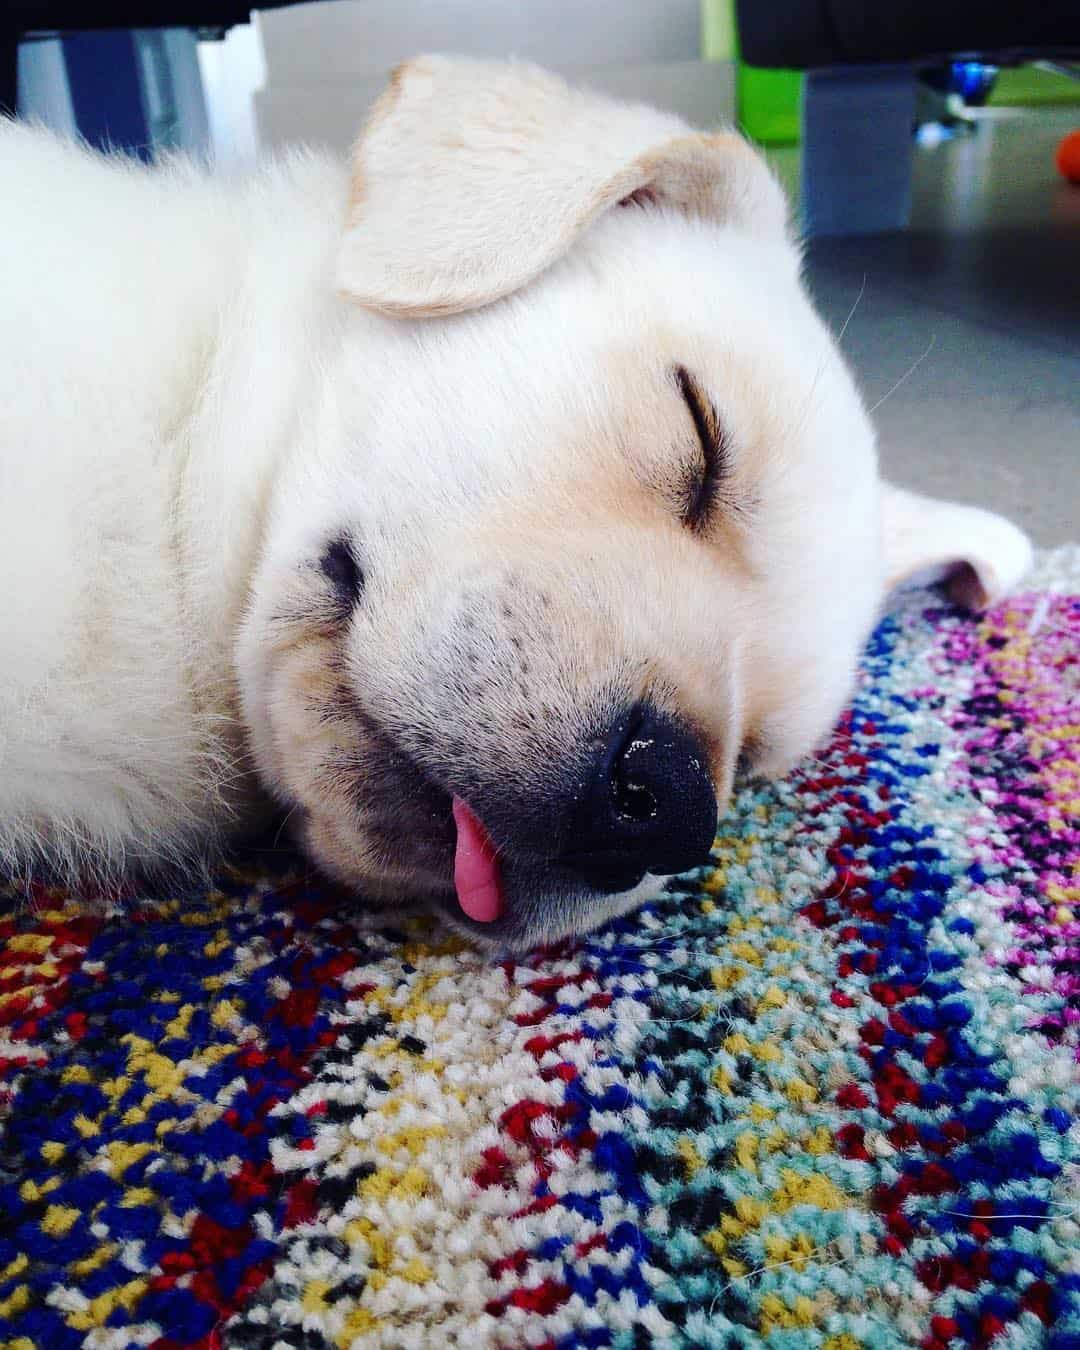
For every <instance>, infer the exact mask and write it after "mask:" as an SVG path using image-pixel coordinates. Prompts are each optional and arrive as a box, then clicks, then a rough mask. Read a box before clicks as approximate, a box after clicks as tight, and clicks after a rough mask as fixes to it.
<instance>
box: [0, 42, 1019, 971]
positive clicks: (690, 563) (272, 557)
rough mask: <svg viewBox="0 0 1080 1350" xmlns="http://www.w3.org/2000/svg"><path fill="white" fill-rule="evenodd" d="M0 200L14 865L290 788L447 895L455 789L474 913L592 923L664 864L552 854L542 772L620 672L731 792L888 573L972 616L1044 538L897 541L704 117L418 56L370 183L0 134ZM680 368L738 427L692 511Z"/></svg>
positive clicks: (898, 531)
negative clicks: (683, 119)
mask: <svg viewBox="0 0 1080 1350" xmlns="http://www.w3.org/2000/svg"><path fill="white" fill-rule="evenodd" d="M0 181H2V182H3V184H4V192H3V195H2V197H0V296H3V304H2V305H0V406H2V407H3V409H4V413H5V416H4V422H3V426H2V429H0V864H2V866H3V867H4V869H6V870H8V871H14V872H25V871H28V870H30V869H32V868H35V867H40V866H43V865H44V866H49V867H58V868H60V869H61V870H63V871H65V872H66V873H68V874H70V875H75V876H88V875H89V876H94V875H115V874H116V873H117V872H118V870H121V869H122V868H123V867H125V866H127V865H131V864H136V865H156V864H158V863H160V862H163V861H169V860H172V859H184V858H190V857H191V856H192V855H193V854H195V853H197V852H198V851H199V850H202V849H204V848H208V847H213V846H214V845H215V844H216V842H217V841H218V840H220V839H221V838H222V837H224V836H225V835H227V834H228V832H229V831H231V830H233V829H235V828H237V827H238V826H240V825H242V824H243V823H244V822H245V821H247V820H248V819H250V818H251V817H252V815H253V814H254V813H257V812H258V811H259V810H260V805H259V804H260V802H263V801H265V800H266V799H267V798H273V799H276V801H277V802H278V803H279V805H280V806H281V807H282V808H284V810H285V811H287V812H289V813H290V815H291V818H292V822H293V824H294V825H295V826H296V827H297V831H298V834H299V836H300V837H301V838H302V839H303V840H304V842H305V843H306V845H307V847H308V848H309V850H310V851H311V852H312V854H313V855H314V857H315V858H316V860H317V861H319V862H320V863H321V864H322V865H323V866H324V867H325V868H327V869H328V870H329V871H330V872H332V873H333V874H335V875H337V876H338V877H340V878H341V879H343V880H344V881H346V882H348V883H349V884H350V885H353V886H355V887H356V888H357V889H358V890H359V892H360V893H366V894H377V895H389V896H404V897H415V896H418V895H419V896H423V895H430V896H432V897H434V898H435V899H437V900H438V901H439V902H440V903H441V904H442V905H443V906H444V908H447V910H448V912H450V913H451V917H453V914H452V911H453V905H452V901H451V900H450V898H449V897H450V895H451V892H450V886H449V859H450V856H452V836H451V835H450V833H449V822H448V820H447V819H446V818H445V810H444V808H445V805H446V800H445V797H446V794H448V793H450V792H454V793H458V794H460V795H464V796H469V797H472V798H473V799H475V798H477V797H480V798H483V799H485V800H490V801H493V802H494V803H495V805H494V806H493V807H492V812H493V816H494V820H495V828H494V830H493V833H495V834H496V835H497V833H498V829H499V821H500V819H501V816H500V811H501V810H502V806H501V803H504V802H505V803H506V818H507V820H509V819H511V817H512V819H513V821H514V822H515V823H514V827H513V831H512V835H513V837H512V838H511V837H510V834H508V835H507V837H506V839H505V840H503V841H502V846H503V847H504V848H505V849H506V850H507V857H506V860H505V865H506V869H507V876H508V892H509V898H510V912H509V914H508V917H507V919H506V921H505V922H502V923H500V924H497V925H495V926H494V927H493V930H492V932H491V933H490V934H488V936H490V937H491V938H492V939H493V940H495V941H500V942H507V943H510V944H511V945H520V944H522V943H524V942H527V941H532V940H535V939H537V938H541V937H552V936H556V935H558V934H560V933H563V932H566V931H570V930H573V929H580V928H583V927H587V926H589V925H591V924H593V923H595V922H598V921H599V920H600V919H602V918H603V917H605V916H606V915H607V914H609V913H612V912H614V911H616V910H619V909H625V908H627V907H630V906H631V905H633V904H634V903H637V902H638V901H639V900H640V899H641V898H642V896H643V895H645V894H648V893H651V892H652V891H654V890H655V889H656V886H657V885H659V884H660V883H659V882H654V881H648V880H647V881H646V883H644V885H643V886H642V887H640V888H638V889H637V890H636V891H635V892H633V893H632V894H630V895H626V896H621V897H605V898H604V899H603V900H598V899H597V897H593V896H590V895H588V894H585V893H583V892H578V891H575V890H573V888H568V887H567V885H565V884H564V883H558V884H555V883H552V884H551V885H550V886H549V885H548V884H547V883H546V881H545V871H544V849H545V847H546V845H545V835H544V818H543V811H542V810H541V809H540V808H539V806H538V805H537V804H538V803H539V802H540V801H541V799H542V797H543V793H544V790H545V786H544V783H545V774H548V773H550V772H552V771H553V770H552V766H553V765H556V764H558V763H561V762H563V761H564V760H565V758H566V756H567V755H568V754H570V753H571V748H572V747H573V745H574V744H576V741H577V740H578V739H580V737H581V736H582V735H584V734H585V732H586V729H587V728H588V727H590V726H592V725H593V723H594V722H596V720H597V719H602V717H603V715H605V714H604V709H605V708H606V707H607V703H608V702H609V701H610V700H611V699H612V698H614V697H616V696H617V697H618V698H634V697H641V696H644V695H645V694H648V696H649V697H650V698H652V699H653V700H654V701H656V702H657V703H658V704H660V705H661V706H664V707H668V708H670V709H671V710H672V711H673V712H676V713H678V714H679V715H680V716H685V717H687V718H689V719H690V720H691V721H692V722H693V724H694V725H695V726H696V727H698V728H699V729H700V730H701V734H702V736H703V739H704V740H705V742H706V744H707V746H708V749H709V753H710V759H711V766H712V770H713V776H714V779H715V781H716V783H717V785H718V790H719V793H720V796H721V797H724V796H725V795H726V793H727V791H728V789H729V788H730V784H731V780H732V776H733V773H734V767H735V761H736V758H737V756H738V755H739V754H740V753H743V754H748V755H750V756H751V757H752V758H753V759H754V761H755V767H756V768H757V769H758V770H760V771H763V772H773V773H775V772H782V771H783V770H784V769H785V768H786V767H788V766H789V765H790V764H791V763H792V762H794V761H795V760H796V759H797V758H798V757H799V756H800V755H802V754H804V753H806V752H807V751H809V750H810V749H811V748H812V747H813V745H814V744H815V743H816V742H817V741H818V739H819V738H820V737H821V736H822V735H824V734H825V733H826V732H827V730H828V728H829V726H830V724H831V722H832V720H833V719H834V717H835V716H836V714H837V712H838V711H839V710H840V708H841V706H842V704H843V702H844V700H845V698H846V697H847V695H848V693H849V690H850V685H851V680H852V674H853V670H854V666H855V661H856V658H857V654H858V651H859V648H860V645H861V643H862V641H863V639H864V637H865V635H866V633H867V631H868V628H869V626H870V624H871V622H872V620H873V618H874V615H875V613H876V611H877V610H878V607H879V606H880V604H881V602H882V599H883V596H884V594H885V591H886V587H887V582H888V580H889V578H890V577H893V578H895V579H897V580H900V579H903V578H904V577H907V576H909V575H910V574H912V573H914V572H916V571H917V570H918V569H919V568H922V567H925V566H926V565H929V564H933V565H935V566H937V567H939V568H941V569H944V571H945V572H946V573H948V574H950V575H951V576H952V577H953V580H954V583H955V584H956V586H957V588H958V593H959V594H961V595H962V596H963V598H965V599H966V600H968V601H970V602H973V603H985V602H986V600H988V599H989V598H992V597H993V596H994V595H997V594H1000V593H1001V591H1002V590H1003V589H1005V588H1007V587H1009V586H1011V585H1012V584H1014V583H1015V581H1016V580H1017V579H1018V577H1019V576H1020V575H1021V573H1022V572H1023V570H1024V569H1025V567H1026V565H1027V561H1028V557H1029V551H1028V546H1027V543H1026V541H1025V540H1024V539H1023V537H1022V536H1021V535H1020V534H1019V532H1018V531H1016V530H1015V529H1014V528H1013V527H1012V526H1010V525H1008V524H1007V523H1006V522H1003V521H1000V520H999V519H997V518H996V517H989V516H987V515H985V513H973V512H971V511H970V510H968V509H964V508H950V507H948V506H944V505H942V504H934V505H932V506H927V505H926V504H924V503H922V502H918V503H916V502H913V500H912V499H911V498H910V497H908V496H907V495H906V494H898V493H897V492H896V491H895V490H890V489H886V490H885V505H884V527H885V528H884V534H883V532H882V507H881V485H880V484H879V482H878V478H877V470H876V462H875V454H874V447H873V434H872V431H871V429H870V426H869V423H868V421H867V418H866V415H865V413H864V411H863V407H862V404H861V402H860V399H859V397H858V394H857V392H856V391H855V388H854V386H853V384H852V381H851V379H850V376H849V375H848V372H847V370H846V369H845V367H844V364H843V361H842V360H841V358H840V356H839V354H838V352H837V348H836V345H835V343H834V341H833V339H832V338H831V336H830V335H829V333H828V332H827V331H826V329H825V328H824V326H823V325H822V324H821V323H820V321H819V320H818V319H817V317H816V316H815V314H814V312H813V310H812V309H811V307H810V305H809V303H808V301H807V299H806V297H805V295H804V293H803V291H802V289H801V286H800V283H799V259H798V255H797V250H796V248H795V246H794V245H793V243H792V242H791V240H790V238H789V236H788V233H787V229H786V225H785V220H784V211H783V204H782V197H781V195H780V192H779V189H778V188H777V187H776V185H775V184H774V182H773V181H772V179H771V177H770V176H769V174H768V172H767V170H766V169H765V167H764V165H763V164H762V162H761V161H760V160H759V159H758V158H757V156H756V155H755V154H753V152H752V151H751V150H750V149H749V148H748V147H747V146H746V145H745V144H744V143H743V142H742V141H740V140H739V139H738V138H737V137H735V136H733V135H731V134H729V133H724V134H720V135H715V136H700V135H698V134H697V133H694V132H693V131H692V130H691V129H690V128H689V127H687V126H685V125H683V124H682V123H680V122H679V121H678V120H677V119H674V118H672V117H670V116H668V115H665V114H661V113H657V112H653V111H651V110H648V109H644V108H627V107H623V106H620V105H617V104H615V103H612V102H610V101H608V100H605V99H601V98H597V97H593V96H591V95H587V94H581V93H572V92H570V91H568V90H567V89H566V88H565V86H564V85H562V83H561V82H559V81H557V80H556V79H554V78H553V77H551V76H548V75H546V74H544V73H542V72H539V71H536V70H533V69H532V68H530V67H521V66H498V65H485V64H480V63H473V62H465V61H452V60H446V59H441V58H424V59H422V60H420V61H418V62H414V63H412V64H411V65H410V66H408V67H406V68H404V70H403V71H402V72H399V73H398V75H397V76H396V77H395V80H394V83H393V85H392V87H391V89H390V90H389V91H388V93H387V95H386V96H385V98H384V100H383V101H382V102H381V104H380V105H379V106H378V107H377V110H376V112H375V114H374V116H373V119H372V121H371V123H370V125H369V127H368V128H367V130H366V132H365V134H364V135H363V136H362V137H361V140H360V142H359V143H358V147H357V152H356V157H355V161H354V163H353V164H352V165H345V164H342V163H339V162H338V161H336V160H334V159H331V158H328V157H322V156H314V155H312V156H295V157H293V158H290V159H285V160H283V161H280V162H278V163H275V164H269V165H267V166H266V167H264V168H262V169H260V170H259V171H258V172H257V173H255V174H253V175H252V176H250V177H246V178H241V179H228V178H225V177H219V176H216V175H214V174H212V173H207V172H204V171H202V170H200V169H197V168H194V167H190V166H186V165H182V164H177V165H173V166H171V167H166V168H162V169H156V170H148V169H145V168H142V167H137V166H133V165H130V164H127V163H121V162H119V161H116V160H112V161H107V160H105V159H102V158H100V157H98V156H97V155H94V154H91V153H88V152H86V151H84V150H81V149H78V148H75V147H73V146H69V145H65V144H61V143H60V142H58V141H57V140H55V139H53V138H52V137H50V136H49V135H47V134H45V133H43V132H41V131H37V130H33V129H28V128H25V127H20V126H16V125H3V126H0ZM620 203H626V204H622V205H620ZM388 316H392V317H388ZM677 367H681V368H685V369H686V370H689V371H691V372H693V374H694V376H695V378H696V379H698V380H699V382H700V383H701V385H702V387H703V388H704V389H705V390H707V393H708V396H709V398H710V400H711V402H712V403H713V405H714V406H715V409H716V411H717V413H718V415H719V417H720V419H721V421H722V423H723V425H724V426H725V428H726V434H727V438H728V442H729V453H730V473H729V475H728V477H727V478H726V479H725V483H724V487H723V493H722V497H721V500H720V502H719V503H718V508H717V511H716V513H715V517H714V519H713V520H712V522H711V524H710V525H709V527H708V530H707V531H705V532H704V533H701V534H692V533H691V532H689V531H688V530H687V529H686V528H685V527H684V526H683V525H681V524H680V522H679V519H678V501H679V494H680V493H681V492H682V491H683V486H682V485H683V483H684V480H685V476H686V473H687V472H688V469H687V466H688V465H692V464H693V462H694V461H695V457H696V456H698V455H699V453H700V450H699V447H698V445H697V441H696V438H695V435H694V431H693V426H692V424H691V422H690V420H689V417H688V414H687V411H686V408H685V406H684V404H683V402H682V400H681V399H680V397H679V393H678V389H677V387H676V385H675V383H674V381H673V378H672V371H673V369H675V368H677ZM335 540H345V541H347V544H348V547H349V548H350V549H351V550H352V552H353V553H354V554H355V556H356V558H357V561H358V563H359V564H360V566H361V568H362V571H363V574H364V588H363V591H362V594H361V595H360V597H359V600H358V602H357V603H356V604H355V605H354V606H352V607H351V608H349V610H348V612H342V611H341V609H340V606H339V600H338V598H336V596H335V592H334V590H333V587H332V586H330V585H329V584H328V581H327V575H326V572H325V569H324V568H323V567H322V566H321V564H320V560H321V559H322V558H323V557H324V556H325V553H326V550H327V548H328V546H329V544H330V543H331V542H333V541H335ZM958 565H961V566H958ZM534 808H535V809H534ZM440 813H442V814H440ZM507 829H508V830H509V826H507ZM448 850H449V851H448Z"/></svg>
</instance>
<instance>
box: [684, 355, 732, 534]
mask: <svg viewBox="0 0 1080 1350" xmlns="http://www.w3.org/2000/svg"><path fill="white" fill-rule="evenodd" d="M674 375H675V383H676V384H677V385H678V387H679V393H680V394H682V397H683V402H684V403H685V404H686V407H687V409H688V411H689V413H690V420H691V421H692V422H693V424H694V431H695V432H696V433H697V438H698V442H699V444H700V446H701V460H700V462H699V463H698V464H696V465H695V466H694V469H693V471H692V473H691V476H690V478H689V481H688V482H687V484H686V488H685V492H684V496H683V503H682V509H681V511H680V519H681V520H682V523H683V524H684V525H685V526H686V528H687V529H689V530H693V531H694V532H695V533H700V531H702V530H704V529H705V528H706V526H707V525H708V524H709V520H710V518H711V516H712V513H713V508H714V507H715V505H716V498H717V494H718V492H719V490H720V486H721V484H722V483H723V481H724V479H725V478H726V477H727V476H728V474H729V473H730V470H731V464H730V453H729V446H728V441H727V435H726V433H725V431H724V427H723V425H722V424H721V421H720V418H719V416H718V414H717V411H716V409H715V408H714V407H713V405H712V401H711V400H710V399H709V397H708V395H707V394H706V393H705V392H704V390H703V389H702V388H701V386H700V385H699V384H698V382H697V380H695V379H694V377H693V375H691V374H690V372H689V371H688V370H687V369H686V367H685V366H676V367H675V371H674Z"/></svg>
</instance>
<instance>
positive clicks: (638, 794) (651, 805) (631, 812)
mask: <svg viewBox="0 0 1080 1350" xmlns="http://www.w3.org/2000/svg"><path fill="white" fill-rule="evenodd" d="M611 789H612V792H613V794H614V797H615V810H616V811H618V813H619V815H620V816H622V817H623V818H624V819H626V820H630V821H633V822H634V824H635V825H644V823H645V822H646V821H647V820H652V819H653V817H654V816H655V815H656V814H657V812H658V811H659V809H660V808H659V807H658V806H657V803H656V798H655V797H654V796H653V794H652V793H651V792H650V791H649V789H648V788H647V787H643V786H642V785H641V784H640V783H631V782H629V781H627V782H623V781H621V780H620V779H618V778H616V779H615V780H614V782H613V783H612V785H611Z"/></svg>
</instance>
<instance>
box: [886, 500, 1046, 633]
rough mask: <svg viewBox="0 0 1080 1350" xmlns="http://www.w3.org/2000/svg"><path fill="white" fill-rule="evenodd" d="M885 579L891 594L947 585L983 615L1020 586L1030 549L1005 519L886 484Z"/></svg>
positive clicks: (958, 599)
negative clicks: (913, 588) (941, 583)
mask: <svg viewBox="0 0 1080 1350" xmlns="http://www.w3.org/2000/svg"><path fill="white" fill-rule="evenodd" d="M882 528H883V530H884V555H885V576H886V584H887V586H888V588H889V590H897V589H904V590H907V589H911V588H912V587H915V586H926V585H930V584H931V583H932V582H935V581H944V583H945V589H946V592H947V593H948V595H949V597H950V598H951V599H952V600H954V601H955V602H956V603H957V604H958V605H963V606H964V607H965V608H966V609H973V610H979V609H985V608H986V606H987V605H990V604H992V603H993V602H994V601H995V600H998V599H1000V597H1001V596H1003V595H1005V594H1006V593H1007V592H1008V591H1010V590H1012V589H1013V587H1015V586H1016V585H1017V583H1018V582H1020V581H1021V580H1022V579H1023V577H1024V575H1025V573H1026V572H1027V571H1028V569H1029V567H1030V566H1031V556H1032V555H1031V544H1030V542H1029V541H1028V538H1027V536H1026V535H1025V534H1024V533H1023V531H1022V530H1019V529H1017V527H1016V526H1015V525H1013V524H1012V523H1011V521H1008V520H1006V519H1005V518H1004V517H1003V516H996V515H994V514H993V513H992V512H990V511H983V510H980V509H979V508H978V507H975V506H958V505H957V504H956V503H955V502H943V501H938V500H936V499H935V498H933V497H920V496H919V495H918V494H917V493H914V492H907V491H905V490H904V489H903V488H898V487H893V486H892V485H891V484H889V483H883V484H882Z"/></svg>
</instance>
